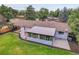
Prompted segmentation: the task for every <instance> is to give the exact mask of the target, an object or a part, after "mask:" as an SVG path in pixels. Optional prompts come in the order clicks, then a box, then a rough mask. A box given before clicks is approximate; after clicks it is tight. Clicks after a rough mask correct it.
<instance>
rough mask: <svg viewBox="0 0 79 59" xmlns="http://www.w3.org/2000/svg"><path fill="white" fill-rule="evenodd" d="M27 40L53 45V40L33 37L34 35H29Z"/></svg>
mask: <svg viewBox="0 0 79 59" xmlns="http://www.w3.org/2000/svg"><path fill="white" fill-rule="evenodd" d="M26 40H29V41H33V42H37V43H41V44H45V45H49V46H52V45H53V40H52V41H47V40H43V39H40V38H32V37H27V39H26Z"/></svg>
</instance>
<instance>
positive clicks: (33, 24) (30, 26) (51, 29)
mask: <svg viewBox="0 0 79 59" xmlns="http://www.w3.org/2000/svg"><path fill="white" fill-rule="evenodd" d="M13 24H14V25H16V26H19V27H20V28H21V31H20V36H21V37H22V38H23V39H25V40H29V41H34V42H39V43H42V44H46V45H50V46H52V45H53V44H54V43H53V42H54V41H55V40H62V41H63V40H64V41H67V38H68V33H69V32H70V28H69V26H68V24H67V23H63V22H55V21H31V20H20V21H19V20H18V19H16V20H15V21H13ZM60 44H61V43H60ZM67 44H68V43H67ZM61 45H62V44H61ZM64 45H65V44H64ZM64 47H66V46H64Z"/></svg>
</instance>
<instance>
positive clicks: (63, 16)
mask: <svg viewBox="0 0 79 59" xmlns="http://www.w3.org/2000/svg"><path fill="white" fill-rule="evenodd" d="M59 18H60V19H63V20H62V21H64V22H66V21H67V20H68V9H67V8H66V7H64V8H63V10H61V11H60V13H59Z"/></svg>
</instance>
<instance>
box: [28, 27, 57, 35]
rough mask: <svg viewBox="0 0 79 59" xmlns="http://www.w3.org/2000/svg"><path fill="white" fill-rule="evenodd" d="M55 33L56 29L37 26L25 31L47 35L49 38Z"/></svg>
mask: <svg viewBox="0 0 79 59" xmlns="http://www.w3.org/2000/svg"><path fill="white" fill-rule="evenodd" d="M55 31H56V28H48V27H39V26H34V27H32V28H31V29H29V30H27V32H31V33H37V34H42V35H49V36H54V34H55Z"/></svg>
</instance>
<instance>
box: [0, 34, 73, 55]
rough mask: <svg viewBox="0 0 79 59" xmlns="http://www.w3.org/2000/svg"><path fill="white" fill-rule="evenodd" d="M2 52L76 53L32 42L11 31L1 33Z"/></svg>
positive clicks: (28, 53) (0, 51) (0, 52)
mask: <svg viewBox="0 0 79 59" xmlns="http://www.w3.org/2000/svg"><path fill="white" fill-rule="evenodd" d="M0 54H1V55H2V54H3V55H9V54H12V55H13V54H14V55H15V54H17V55H18V54H19V55H23V54H24V55H32V54H33V55H34V54H35V55H39V54H40V55H41V54H43V55H50V54H52V55H53V54H54V55H63V54H65V55H67V54H68V55H69V54H75V53H73V52H70V51H66V50H62V49H57V48H51V47H48V46H44V45H41V44H37V43H32V42H28V41H24V40H21V39H20V38H19V36H18V34H16V33H13V32H9V33H6V34H2V35H0Z"/></svg>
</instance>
